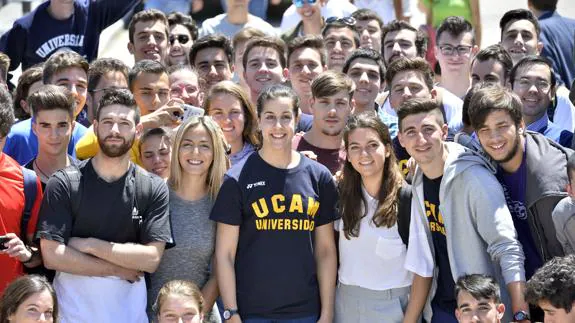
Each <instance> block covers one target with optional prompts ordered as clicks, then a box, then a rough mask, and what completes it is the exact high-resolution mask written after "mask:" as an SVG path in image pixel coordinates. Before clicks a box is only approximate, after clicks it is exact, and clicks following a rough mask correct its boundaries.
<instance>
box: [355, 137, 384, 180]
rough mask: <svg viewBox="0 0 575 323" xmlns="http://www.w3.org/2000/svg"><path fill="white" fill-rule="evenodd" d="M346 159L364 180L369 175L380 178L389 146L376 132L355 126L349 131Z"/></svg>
mask: <svg viewBox="0 0 575 323" xmlns="http://www.w3.org/2000/svg"><path fill="white" fill-rule="evenodd" d="M348 142H349V143H348V147H347V160H348V161H349V162H350V163H351V165H352V166H353V168H354V169H355V170H356V171H357V172H358V173H359V174H360V176H361V178H362V180H363V181H364V182H366V180H367V179H369V178H370V177H376V178H381V177H382V173H383V171H384V168H385V161H386V158H388V157H389V154H390V152H391V147H390V146H389V145H385V144H384V143H383V142H382V140H381V138H380V137H379V136H378V134H377V132H376V131H375V130H373V129H370V128H357V129H354V130H352V131H351V132H350V133H349V137H348Z"/></svg>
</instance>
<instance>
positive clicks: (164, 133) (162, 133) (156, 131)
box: [138, 127, 172, 155]
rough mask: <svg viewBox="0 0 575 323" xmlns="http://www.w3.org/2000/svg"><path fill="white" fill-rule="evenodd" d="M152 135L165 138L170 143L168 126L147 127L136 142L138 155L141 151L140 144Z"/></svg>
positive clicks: (170, 133) (170, 135)
mask: <svg viewBox="0 0 575 323" xmlns="http://www.w3.org/2000/svg"><path fill="white" fill-rule="evenodd" d="M152 137H160V138H163V139H166V143H167V144H168V145H169V146H171V145H172V131H171V129H168V128H162V127H157V128H149V129H146V130H145V131H144V133H143V134H142V136H141V137H140V141H139V142H138V147H139V149H140V155H141V154H142V153H143V151H142V145H143V144H144V143H145V142H146V140H148V139H150V138H152Z"/></svg>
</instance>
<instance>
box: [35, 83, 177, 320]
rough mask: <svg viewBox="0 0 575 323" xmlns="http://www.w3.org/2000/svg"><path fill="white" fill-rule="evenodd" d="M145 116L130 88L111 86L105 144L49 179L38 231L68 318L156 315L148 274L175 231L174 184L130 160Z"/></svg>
mask: <svg viewBox="0 0 575 323" xmlns="http://www.w3.org/2000/svg"><path fill="white" fill-rule="evenodd" d="M139 119H140V115H139V111H138V108H137V107H136V102H135V101H134V98H133V96H132V94H131V93H130V92H129V91H128V90H123V89H122V90H110V91H108V92H107V93H106V94H104V96H103V98H102V100H101V101H100V109H98V113H97V116H96V120H95V121H94V131H95V133H96V135H97V137H98V143H99V145H100V151H99V152H98V153H97V154H96V156H95V157H94V158H91V159H88V160H86V161H84V162H82V163H81V164H80V165H79V166H75V167H69V168H65V169H64V170H60V171H58V172H57V173H56V174H54V176H53V177H52V178H51V179H50V180H49V181H48V184H47V186H46V195H45V197H46V198H45V199H44V200H43V202H42V206H41V208H40V221H39V227H38V231H37V233H36V238H37V239H40V246H41V251H42V256H43V259H44V264H45V266H46V267H47V268H49V269H52V270H55V271H56V277H55V279H54V289H55V290H56V294H57V296H58V303H59V304H60V311H61V312H60V320H61V322H63V323H69V322H138V323H144V322H148V318H147V315H146V283H145V281H144V279H143V277H142V276H143V273H144V272H147V273H152V272H154V271H155V270H156V268H157V266H158V264H159V262H160V259H161V257H162V254H163V251H164V247H165V245H166V244H170V243H172V234H171V228H170V224H169V216H168V188H167V186H166V184H165V183H164V181H163V180H162V179H161V178H159V177H156V176H152V175H150V174H149V173H147V172H146V171H144V170H143V169H141V168H140V167H139V166H137V165H135V164H133V163H132V162H130V156H129V150H130V147H131V146H132V144H133V142H134V139H135V136H136V132H137V130H136V129H137V128H138V123H139ZM88 309H95V310H88Z"/></svg>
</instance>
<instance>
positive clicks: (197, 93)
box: [169, 69, 204, 107]
mask: <svg viewBox="0 0 575 323" xmlns="http://www.w3.org/2000/svg"><path fill="white" fill-rule="evenodd" d="M169 81H170V98H178V99H181V100H182V101H184V103H186V104H190V105H193V106H195V107H201V106H202V103H203V101H204V93H203V92H201V90H200V84H199V80H198V75H197V74H196V73H194V72H192V71H190V70H186V69H183V70H179V71H177V72H173V73H172V74H170V76H169Z"/></svg>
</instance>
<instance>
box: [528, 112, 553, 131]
mask: <svg viewBox="0 0 575 323" xmlns="http://www.w3.org/2000/svg"><path fill="white" fill-rule="evenodd" d="M548 124H549V117H548V116H547V113H545V114H544V115H543V116H542V117H541V118H539V120H536V121H535V122H533V123H531V124H529V125H527V130H530V131H535V132H541V129H545V128H546V127H547V125H548Z"/></svg>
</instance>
